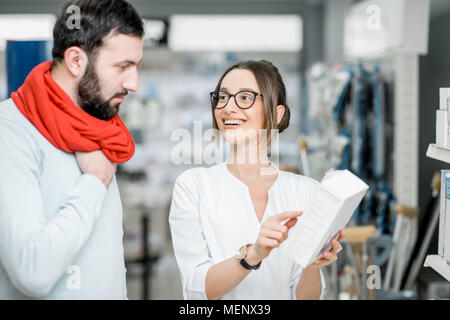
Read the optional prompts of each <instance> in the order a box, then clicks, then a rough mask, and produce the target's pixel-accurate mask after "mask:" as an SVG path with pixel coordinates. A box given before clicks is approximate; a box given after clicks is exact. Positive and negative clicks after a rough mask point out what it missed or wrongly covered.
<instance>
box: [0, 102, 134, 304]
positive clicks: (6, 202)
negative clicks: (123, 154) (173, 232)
mask: <svg viewBox="0 0 450 320" xmlns="http://www.w3.org/2000/svg"><path fill="white" fill-rule="evenodd" d="M122 237H123V229H122V204H121V200H120V195H119V190H118V187H117V182H116V180H115V178H114V179H113V181H112V182H111V184H110V186H109V188H108V189H106V188H105V186H104V184H103V183H102V182H101V181H100V180H99V179H98V178H96V177H94V176H92V175H89V174H82V173H81V171H80V168H79V166H78V163H77V161H76V159H75V156H74V154H71V153H66V152H64V151H61V150H59V149H56V148H55V147H54V146H53V145H52V144H50V142H48V141H47V140H46V139H45V138H44V137H43V136H42V135H41V134H40V132H39V131H38V130H37V129H36V128H35V127H34V126H33V125H32V124H31V123H30V122H29V121H28V119H26V118H25V117H24V116H23V115H22V113H21V112H20V111H19V110H18V109H17V107H16V106H15V105H14V102H13V101H12V100H11V99H9V100H6V101H3V102H1V103H0V299H29V298H40V299H126V297H127V292H126V281H125V272H126V270H125V263H124V254H123V244H122Z"/></svg>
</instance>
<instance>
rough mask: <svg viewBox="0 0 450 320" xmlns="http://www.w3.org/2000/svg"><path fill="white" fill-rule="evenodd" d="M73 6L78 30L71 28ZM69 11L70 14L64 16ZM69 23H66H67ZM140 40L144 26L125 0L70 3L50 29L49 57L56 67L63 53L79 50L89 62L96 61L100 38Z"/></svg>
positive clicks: (100, 42) (82, 0)
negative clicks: (114, 34)
mask: <svg viewBox="0 0 450 320" xmlns="http://www.w3.org/2000/svg"><path fill="white" fill-rule="evenodd" d="M72 5H76V6H77V7H78V8H77V9H79V11H78V12H79V13H80V15H79V27H80V28H77V27H74V25H71V23H70V21H71V20H73V19H74V11H73V10H67V9H68V8H69V7H70V6H72ZM67 11H69V12H67ZM68 22H69V23H68ZM113 30H114V31H115V32H117V33H118V34H125V35H130V36H136V37H139V38H142V37H143V35H144V26H143V22H142V19H141V18H140V17H139V14H138V13H137V12H136V10H135V9H134V8H133V6H132V5H131V4H130V3H129V2H128V1H126V0H72V1H69V2H68V3H67V4H66V5H65V6H64V8H63V10H62V12H61V15H60V16H59V18H58V20H57V21H56V23H55V26H54V28H53V42H54V43H53V50H52V55H53V59H54V62H55V63H59V62H60V61H62V60H63V59H64V53H65V51H66V50H67V49H68V48H70V47H72V46H78V47H80V48H82V49H83V50H84V51H85V52H86V54H87V55H88V57H89V58H91V57H95V55H96V53H97V51H98V49H99V48H100V47H101V46H102V44H103V38H104V37H105V36H107V35H108V34H109V33H110V32H111V31H113Z"/></svg>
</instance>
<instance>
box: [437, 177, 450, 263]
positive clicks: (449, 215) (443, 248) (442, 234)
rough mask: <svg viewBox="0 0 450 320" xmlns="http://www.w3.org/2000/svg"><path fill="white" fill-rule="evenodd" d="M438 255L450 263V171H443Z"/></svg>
mask: <svg viewBox="0 0 450 320" xmlns="http://www.w3.org/2000/svg"><path fill="white" fill-rule="evenodd" d="M440 210H441V212H440V217H439V244H438V254H439V255H440V256H441V257H444V258H445V260H447V262H450V170H441V199H440Z"/></svg>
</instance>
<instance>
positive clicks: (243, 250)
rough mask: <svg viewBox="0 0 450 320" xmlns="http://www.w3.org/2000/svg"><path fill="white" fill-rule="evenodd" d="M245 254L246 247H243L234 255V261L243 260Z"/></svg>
mask: <svg viewBox="0 0 450 320" xmlns="http://www.w3.org/2000/svg"><path fill="white" fill-rule="evenodd" d="M246 253H247V246H246V245H245V246H242V247H241V248H240V249H239V251H238V253H237V255H236V259H238V260H242V259H244V257H245V255H246Z"/></svg>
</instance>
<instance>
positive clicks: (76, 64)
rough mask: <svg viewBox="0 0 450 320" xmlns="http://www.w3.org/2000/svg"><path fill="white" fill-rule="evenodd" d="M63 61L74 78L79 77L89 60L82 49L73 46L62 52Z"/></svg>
mask: <svg viewBox="0 0 450 320" xmlns="http://www.w3.org/2000/svg"><path fill="white" fill-rule="evenodd" d="M64 62H65V64H66V68H67V70H69V72H70V74H71V75H72V76H73V77H74V78H81V77H82V76H83V75H84V72H85V70H86V66H87V64H88V62H89V61H88V57H87V55H86V53H85V52H84V50H83V49H81V48H80V47H77V46H73V47H70V48H68V49H66V52H64Z"/></svg>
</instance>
